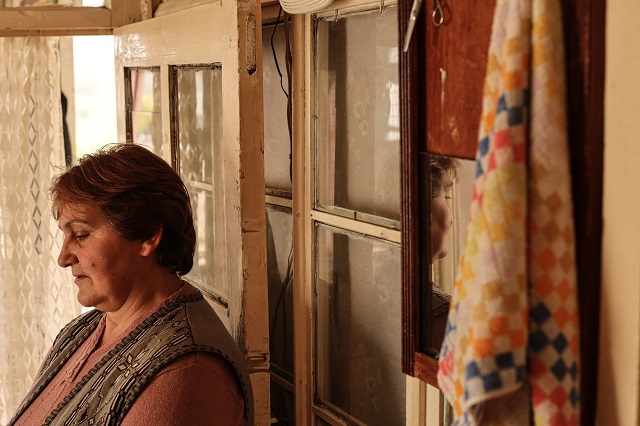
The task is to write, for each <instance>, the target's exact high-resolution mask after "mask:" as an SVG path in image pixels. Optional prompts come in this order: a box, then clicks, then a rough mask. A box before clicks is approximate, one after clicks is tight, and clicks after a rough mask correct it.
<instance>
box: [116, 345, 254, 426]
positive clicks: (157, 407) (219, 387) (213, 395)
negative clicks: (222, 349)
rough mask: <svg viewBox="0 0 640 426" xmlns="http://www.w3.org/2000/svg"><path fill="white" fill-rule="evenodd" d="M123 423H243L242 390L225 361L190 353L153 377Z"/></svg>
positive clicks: (199, 353) (201, 353) (217, 357)
mask: <svg viewBox="0 0 640 426" xmlns="http://www.w3.org/2000/svg"><path fill="white" fill-rule="evenodd" d="M124 420H125V421H124V422H123V426H126V425H128V424H131V425H134V424H161V425H165V424H167V425H169V424H178V423H175V422H180V421H181V422H186V423H180V424H194V425H199V424H229V425H236V424H238V425H240V424H244V397H243V392H242V388H241V385H240V382H239V380H238V377H237V375H236V374H235V373H234V372H233V370H232V367H231V365H230V364H229V363H228V362H227V361H226V360H225V359H224V358H222V357H220V356H218V355H215V354H210V353H204V352H192V353H188V354H185V355H183V356H180V357H179V358H177V359H176V360H174V361H172V362H171V363H169V364H167V365H166V366H165V367H163V368H162V369H161V370H160V371H158V373H156V374H155V375H154V377H153V378H152V379H151V380H150V381H149V383H148V384H147V385H146V386H145V388H144V390H143V391H142V392H141V393H140V395H139V396H138V398H137V399H136V401H135V402H134V403H133V405H132V406H131V409H130V411H129V412H128V413H127V416H126V417H125V419H124ZM127 422H130V423H127ZM157 422H160V423H157Z"/></svg>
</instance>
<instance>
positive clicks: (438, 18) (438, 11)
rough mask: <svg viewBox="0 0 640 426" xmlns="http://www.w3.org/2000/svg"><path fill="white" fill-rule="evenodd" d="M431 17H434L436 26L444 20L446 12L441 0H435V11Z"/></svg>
mask: <svg viewBox="0 0 640 426" xmlns="http://www.w3.org/2000/svg"><path fill="white" fill-rule="evenodd" d="M431 17H432V18H433V25H435V26H436V27H439V26H440V25H442V23H443V22H444V13H443V12H442V5H441V4H440V0H433V13H432V14H431Z"/></svg>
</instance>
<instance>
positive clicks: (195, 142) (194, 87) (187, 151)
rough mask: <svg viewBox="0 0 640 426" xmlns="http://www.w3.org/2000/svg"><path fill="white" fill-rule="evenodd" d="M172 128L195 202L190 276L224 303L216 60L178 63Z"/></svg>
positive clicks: (181, 168) (182, 170)
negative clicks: (204, 63) (207, 63)
mask: <svg viewBox="0 0 640 426" xmlns="http://www.w3.org/2000/svg"><path fill="white" fill-rule="evenodd" d="M172 74H173V75H174V81H173V83H172V86H173V87H175V89H176V90H177V94H176V96H177V102H176V107H175V108H176V110H174V112H173V114H174V128H175V129H174V131H175V132H176V134H177V138H176V139H177V148H176V154H177V155H176V158H177V169H178V171H179V173H180V176H181V177H182V179H183V180H184V181H185V185H186V187H187V189H188V190H189V193H190V195H191V198H192V200H191V202H192V204H193V214H194V222H195V224H196V232H197V235H198V240H197V247H196V255H195V260H194V268H193V270H192V272H191V273H190V274H189V275H188V277H189V278H190V279H191V280H192V281H193V282H194V283H195V284H196V285H198V286H199V287H200V288H201V289H203V290H205V291H207V292H209V293H210V294H211V295H212V296H214V297H218V298H221V299H222V301H223V303H226V300H227V293H228V283H227V279H226V248H225V247H226V237H225V213H224V206H225V204H224V179H223V177H224V174H223V173H224V169H223V155H222V149H223V147H222V113H223V112H222V70H221V69H220V67H217V66H201V67H193V66H188V67H176V68H174V69H173V72H172Z"/></svg>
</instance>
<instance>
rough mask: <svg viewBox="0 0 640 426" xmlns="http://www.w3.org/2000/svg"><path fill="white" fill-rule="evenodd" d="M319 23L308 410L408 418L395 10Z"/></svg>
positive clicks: (367, 10) (356, 419)
mask: <svg viewBox="0 0 640 426" xmlns="http://www.w3.org/2000/svg"><path fill="white" fill-rule="evenodd" d="M312 28H313V31H312V34H313V38H312V40H311V43H312V52H313V72H312V74H311V76H310V78H311V82H312V91H313V97H312V99H313V102H312V105H313V106H312V108H313V111H312V113H313V119H312V121H311V126H310V129H312V132H311V142H310V146H309V147H308V149H309V150H310V151H309V153H310V156H309V158H310V164H309V166H310V167H309V170H308V171H307V173H309V175H308V176H309V180H308V181H309V183H310V187H308V188H307V191H308V193H309V194H310V195H311V200H310V201H311V202H310V204H309V216H308V218H307V220H308V222H307V225H306V226H307V227H308V229H309V231H310V232H309V233H308V234H307V237H306V238H307V241H308V243H309V245H308V247H311V251H310V253H309V257H308V258H309V259H310V261H311V263H310V264H308V266H307V267H308V268H309V269H310V272H309V275H308V276H309V278H310V279H311V281H310V283H308V284H307V285H312V289H311V293H312V295H313V296H312V298H311V303H312V306H313V309H312V312H313V315H314V316H313V322H312V323H311V324H309V326H310V330H307V332H308V333H310V334H311V335H312V336H313V338H312V344H313V352H312V353H313V356H312V359H311V360H310V364H309V368H312V369H313V370H314V372H315V373H314V377H315V381H314V382H313V383H312V389H308V390H307V391H308V392H309V393H310V395H312V397H311V407H309V408H310V411H311V412H313V413H314V414H315V415H316V416H318V417H317V420H316V421H317V422H318V423H319V424H324V422H327V424H345V423H356V424H369V425H377V424H380V425H388V424H404V422H405V417H406V414H405V406H406V395H405V392H406V383H405V380H406V377H405V376H404V374H402V371H401V358H400V353H401V346H400V340H399V338H398V337H399V336H400V333H401V321H400V318H401V303H400V300H401V293H400V288H401V287H400V281H401V270H400V265H401V261H400V245H399V242H400V232H399V229H400V144H399V102H398V93H399V91H398V87H399V82H398V39H397V32H398V31H397V13H396V8H395V6H394V5H387V6H385V7H384V8H382V9H380V4H379V3H376V4H375V5H373V4H370V5H361V6H356V7H353V8H348V9H340V10H338V11H332V12H330V13H319V14H317V15H315V16H314V17H313V19H312ZM372 29H374V30H372ZM296 265H298V263H296ZM296 349H297V350H301V347H300V345H298V344H296ZM303 399H304V398H303Z"/></svg>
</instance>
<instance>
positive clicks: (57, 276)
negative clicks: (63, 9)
mask: <svg viewBox="0 0 640 426" xmlns="http://www.w3.org/2000/svg"><path fill="white" fill-rule="evenodd" d="M0 58H2V61H0V73H1V76H0V348H1V350H0V424H6V423H7V422H8V420H9V418H11V416H12V414H13V411H14V410H15V408H16V407H17V406H18V404H19V403H20V401H21V400H22V398H23V397H24V395H25V394H26V392H27V391H28V389H29V387H30V386H31V383H32V382H33V379H34V377H35V374H36V372H37V370H38V368H39V366H40V363H41V362H42V360H43V358H44V356H45V355H46V351H47V349H48V348H49V347H50V345H51V343H52V341H53V339H54V338H55V336H56V334H57V333H58V331H59V330H60V328H61V327H62V326H63V325H64V324H66V323H67V322H68V321H69V320H70V319H71V318H73V317H75V316H76V315H78V314H79V313H80V306H79V305H78V303H77V302H76V300H75V288H74V285H73V284H72V281H71V278H70V275H69V272H68V271H65V270H62V268H60V267H59V266H58V265H57V256H58V253H59V251H60V244H61V242H62V237H61V235H59V232H60V231H59V230H58V227H57V223H56V222H55V221H54V220H53V219H52V217H51V213H50V206H49V198H48V188H49V183H50V182H51V178H52V177H53V176H54V175H55V174H57V173H59V172H60V171H61V167H62V166H63V165H64V153H63V139H62V123H61V114H62V111H61V106H60V55H59V51H58V40H57V38H41V37H32V38H0Z"/></svg>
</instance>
